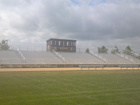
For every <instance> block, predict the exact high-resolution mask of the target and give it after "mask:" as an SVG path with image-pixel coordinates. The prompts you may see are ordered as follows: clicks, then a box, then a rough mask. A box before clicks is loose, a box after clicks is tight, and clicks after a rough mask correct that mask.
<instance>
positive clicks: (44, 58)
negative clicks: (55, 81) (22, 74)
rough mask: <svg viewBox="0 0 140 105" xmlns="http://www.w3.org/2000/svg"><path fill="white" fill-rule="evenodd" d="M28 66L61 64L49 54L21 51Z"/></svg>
mask: <svg viewBox="0 0 140 105" xmlns="http://www.w3.org/2000/svg"><path fill="white" fill-rule="evenodd" d="M21 53H22V54H23V55H24V57H25V58H26V62H27V63H29V64H61V63H62V61H61V60H60V59H59V58H57V57H56V56H55V55H54V54H53V53H51V52H35V51H21Z"/></svg>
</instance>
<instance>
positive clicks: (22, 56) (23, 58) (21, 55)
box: [17, 48, 26, 61]
mask: <svg viewBox="0 0 140 105" xmlns="http://www.w3.org/2000/svg"><path fill="white" fill-rule="evenodd" d="M17 52H18V54H19V55H20V57H21V58H22V60H23V61H26V58H25V57H24V55H23V54H22V53H21V51H20V50H19V49H18V48H17Z"/></svg>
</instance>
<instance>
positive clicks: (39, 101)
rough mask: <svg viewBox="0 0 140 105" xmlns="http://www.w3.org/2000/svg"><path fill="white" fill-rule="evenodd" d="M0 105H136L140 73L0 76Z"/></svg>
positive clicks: (138, 104) (16, 73)
mask: <svg viewBox="0 0 140 105" xmlns="http://www.w3.org/2000/svg"><path fill="white" fill-rule="evenodd" d="M0 105H140V70H112V71H111V70H99V71H98V70H96V71H95V70H89V71H87V70H83V71H36V72H35V71H8V72H0Z"/></svg>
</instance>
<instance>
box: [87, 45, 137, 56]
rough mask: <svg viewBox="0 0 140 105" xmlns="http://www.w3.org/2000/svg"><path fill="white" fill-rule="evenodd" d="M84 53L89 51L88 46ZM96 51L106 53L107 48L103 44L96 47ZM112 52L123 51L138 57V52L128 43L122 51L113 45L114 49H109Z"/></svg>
mask: <svg viewBox="0 0 140 105" xmlns="http://www.w3.org/2000/svg"><path fill="white" fill-rule="evenodd" d="M85 52H86V53H89V52H90V51H89V48H87V49H86V51H85ZM98 53H99V54H101V53H102V54H107V53H108V48H106V47H105V46H102V47H98ZM111 53H112V54H117V53H123V54H127V55H131V56H133V57H135V58H138V59H140V54H136V53H135V52H134V51H133V50H132V49H131V47H130V46H129V45H128V46H127V47H126V48H125V49H124V50H123V51H122V52H121V51H120V50H119V48H118V47H117V46H115V48H114V49H112V50H111Z"/></svg>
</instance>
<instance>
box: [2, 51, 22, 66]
mask: <svg viewBox="0 0 140 105" xmlns="http://www.w3.org/2000/svg"><path fill="white" fill-rule="evenodd" d="M0 63H1V64H21V63H23V61H22V59H21V58H20V57H19V56H18V54H17V53H16V52H15V51H11V50H8V51H0Z"/></svg>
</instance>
